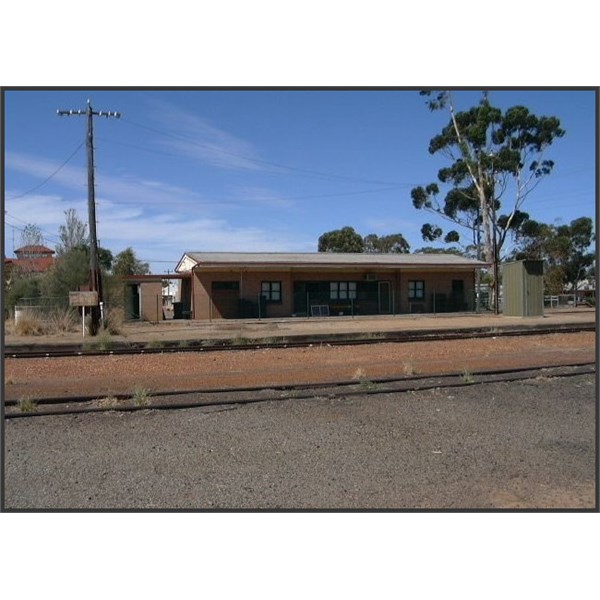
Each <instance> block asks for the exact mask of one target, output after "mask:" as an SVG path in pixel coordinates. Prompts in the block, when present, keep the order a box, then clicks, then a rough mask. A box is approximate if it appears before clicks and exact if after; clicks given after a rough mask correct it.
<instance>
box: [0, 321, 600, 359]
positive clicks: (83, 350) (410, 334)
mask: <svg viewBox="0 0 600 600" xmlns="http://www.w3.org/2000/svg"><path fill="white" fill-rule="evenodd" d="M595 330H596V326H595V325H594V324H581V325H565V326H561V325H559V326H556V325H555V326H551V327H548V326H533V327H526V328H523V327H502V328H497V327H485V328H478V329H472V328H465V329H455V330H452V331H445V330H436V331H423V330H421V331H401V332H381V333H365V334H327V335H317V336H315V335H310V336H294V337H289V338H285V337H282V338H278V339H275V340H273V338H256V339H245V338H233V339H221V340H217V339H204V340H183V341H167V340H162V341H155V342H146V343H144V342H131V343H123V342H115V343H110V344H105V345H104V346H103V345H102V342H101V341H94V342H91V344H95V346H94V345H91V346H88V345H83V344H70V345H67V344H64V345H60V346H57V345H51V346H50V345H48V346H44V345H36V346H35V347H31V346H24V345H21V346H18V345H13V346H5V348H4V356H5V358H52V357H71V356H104V355H128V354H129V355H134V354H161V353H167V352H171V353H172V352H220V351H231V350H240V351H241V350H256V349H274V348H304V347H307V346H311V345H313V346H314V345H319V344H327V345H329V346H351V345H363V344H377V343H390V342H425V341H449V340H460V339H470V338H486V337H504V336H513V337H514V336H528V335H544V334H552V333H579V332H583V331H595Z"/></svg>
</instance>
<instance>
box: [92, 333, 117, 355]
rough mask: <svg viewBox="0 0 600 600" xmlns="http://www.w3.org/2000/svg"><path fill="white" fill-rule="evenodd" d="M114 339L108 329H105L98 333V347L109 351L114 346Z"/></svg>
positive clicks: (103, 350) (102, 350)
mask: <svg viewBox="0 0 600 600" xmlns="http://www.w3.org/2000/svg"><path fill="white" fill-rule="evenodd" d="M113 345H114V344H113V340H112V337H111V335H110V332H109V331H108V329H103V330H102V331H101V332H100V334H99V335H98V339H97V341H96V347H97V348H98V350H100V351H101V352H108V351H109V350H110V349H111V348H112V347H113Z"/></svg>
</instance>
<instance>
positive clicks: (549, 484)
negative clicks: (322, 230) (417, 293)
mask: <svg viewBox="0 0 600 600" xmlns="http://www.w3.org/2000/svg"><path fill="white" fill-rule="evenodd" d="M594 394H595V381H594V376H593V375H577V376H573V377H564V378H563V377H556V378H548V377H541V376H540V377H538V378H535V379H530V380H526V381H524V382H519V383H488V384H477V385H471V386H465V387H462V388H452V389H450V388H449V389H435V390H432V391H423V392H407V393H393V394H392V393H390V394H378V395H374V396H364V397H362V396H360V397H348V398H328V397H319V398H314V399H311V400H294V399H290V400H284V401H269V402H262V403H259V404H251V405H233V406H227V407H205V408H197V409H186V410H173V411H152V410H144V411H141V412H137V413H119V412H108V413H100V414H84V415H76V416H75V415H69V416H60V417H59V416H54V417H35V418H22V419H10V420H7V421H6V422H5V482H4V483H5V506H4V508H5V509H7V510H10V509H36V510H39V509H71V510H73V509H91V510H101V509H133V510H141V509H194V510H199V509H200V510H202V509H228V508H232V509H321V510H323V509H336V508H337V509H348V510H355V509H380V508H383V509H410V508H417V509H426V508H433V509H453V508H466V509H477V508H480V509H486V508H490V509H494V508H507V509H522V508H526V509H533V508H553V509H563V508H577V509H593V508H594V507H595V476H596V474H595V395H594Z"/></svg>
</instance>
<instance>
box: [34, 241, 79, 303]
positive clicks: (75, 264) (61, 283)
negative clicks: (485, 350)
mask: <svg viewBox="0 0 600 600" xmlns="http://www.w3.org/2000/svg"><path fill="white" fill-rule="evenodd" d="M89 279H90V259H89V251H88V250H87V248H85V247H83V246H77V247H76V248H71V249H70V250H68V251H67V252H65V253H64V254H63V255H62V256H61V257H60V258H58V259H57V261H56V262H55V263H54V265H53V266H52V268H51V269H50V271H48V273H46V275H45V276H44V278H43V281H42V289H43V293H44V295H45V296H64V297H66V296H68V295H69V292H72V291H75V290H78V289H79V288H80V286H84V285H87V284H88V283H89Z"/></svg>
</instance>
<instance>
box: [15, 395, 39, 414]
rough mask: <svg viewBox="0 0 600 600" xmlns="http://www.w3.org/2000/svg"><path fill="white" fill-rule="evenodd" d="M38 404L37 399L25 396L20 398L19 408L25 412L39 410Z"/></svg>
mask: <svg viewBox="0 0 600 600" xmlns="http://www.w3.org/2000/svg"><path fill="white" fill-rule="evenodd" d="M37 409H38V405H37V402H36V401H35V400H33V399H32V398H29V396H25V397H24V398H20V399H19V410H20V411H21V412H24V413H31V412H37Z"/></svg>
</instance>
